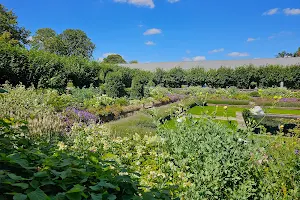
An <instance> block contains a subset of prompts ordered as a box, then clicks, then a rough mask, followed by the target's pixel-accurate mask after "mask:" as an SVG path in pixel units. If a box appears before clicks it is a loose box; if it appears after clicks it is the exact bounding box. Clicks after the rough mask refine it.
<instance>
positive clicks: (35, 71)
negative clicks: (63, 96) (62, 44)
mask: <svg viewBox="0 0 300 200" xmlns="http://www.w3.org/2000/svg"><path fill="white" fill-rule="evenodd" d="M28 61H29V63H30V64H29V69H30V72H31V73H30V74H29V77H28V79H29V80H30V82H31V83H32V84H34V86H35V87H37V88H55V89H61V88H65V87H66V83H67V74H66V72H65V71H64V64H63V62H62V60H61V58H60V57H58V56H55V55H53V54H50V53H47V52H40V51H30V52H29V54H28Z"/></svg>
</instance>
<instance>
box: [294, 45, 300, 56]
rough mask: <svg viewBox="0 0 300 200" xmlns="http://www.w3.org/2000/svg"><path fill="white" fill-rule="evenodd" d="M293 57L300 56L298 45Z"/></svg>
mask: <svg viewBox="0 0 300 200" xmlns="http://www.w3.org/2000/svg"><path fill="white" fill-rule="evenodd" d="M294 57H300V47H299V48H298V50H297V51H296V52H295V54H294Z"/></svg>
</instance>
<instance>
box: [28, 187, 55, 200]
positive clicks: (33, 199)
mask: <svg viewBox="0 0 300 200" xmlns="http://www.w3.org/2000/svg"><path fill="white" fill-rule="evenodd" d="M27 196H28V198H29V199H30V200H48V199H50V198H49V197H48V196H47V195H46V194H45V193H44V192H43V191H42V190H41V189H40V188H37V189H36V190H35V191H33V192H30V193H29V194H28V195H27Z"/></svg>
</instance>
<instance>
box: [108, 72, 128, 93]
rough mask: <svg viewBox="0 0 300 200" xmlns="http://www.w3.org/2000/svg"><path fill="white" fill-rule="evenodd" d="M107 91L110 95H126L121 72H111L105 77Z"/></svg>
mask: <svg viewBox="0 0 300 200" xmlns="http://www.w3.org/2000/svg"><path fill="white" fill-rule="evenodd" d="M105 91H106V94H107V95H108V96H110V97H122V96H124V95H125V85H124V83H123V82H122V75H121V73H118V72H114V73H109V74H108V75H107V76H106V78H105Z"/></svg>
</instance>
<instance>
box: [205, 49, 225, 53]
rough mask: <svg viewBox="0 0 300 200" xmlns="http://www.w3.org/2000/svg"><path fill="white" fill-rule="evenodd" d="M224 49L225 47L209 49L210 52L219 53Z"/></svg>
mask: <svg viewBox="0 0 300 200" xmlns="http://www.w3.org/2000/svg"><path fill="white" fill-rule="evenodd" d="M222 51H224V48H220V49H214V50H211V51H209V52H208V53H219V52H222Z"/></svg>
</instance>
